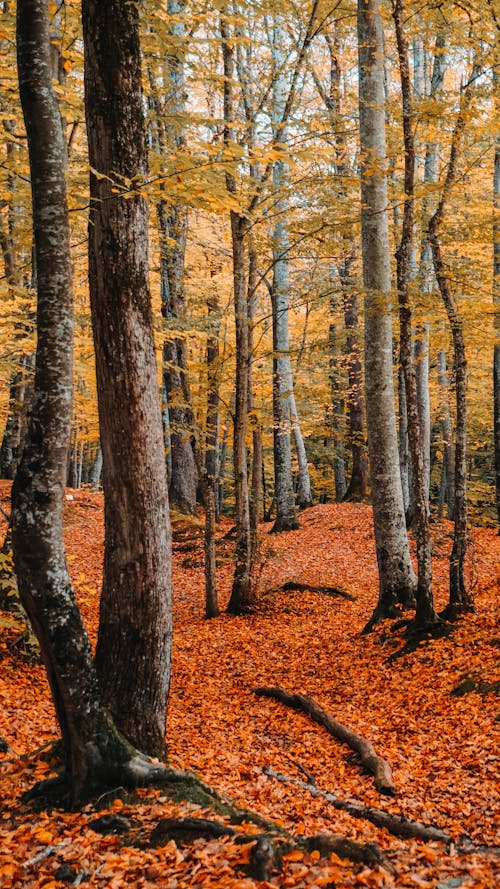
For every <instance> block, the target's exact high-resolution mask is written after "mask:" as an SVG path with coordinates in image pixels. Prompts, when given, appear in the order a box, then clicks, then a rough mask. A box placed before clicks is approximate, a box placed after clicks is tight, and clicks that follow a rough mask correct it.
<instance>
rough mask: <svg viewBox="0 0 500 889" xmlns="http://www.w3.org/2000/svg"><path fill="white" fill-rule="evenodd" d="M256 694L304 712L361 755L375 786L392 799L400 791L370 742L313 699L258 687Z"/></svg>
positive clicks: (390, 770)
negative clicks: (338, 720) (334, 717)
mask: <svg viewBox="0 0 500 889" xmlns="http://www.w3.org/2000/svg"><path fill="white" fill-rule="evenodd" d="M254 692H255V694H256V695H259V696H260V697H263V698H272V699H274V700H276V701H280V702H281V703H282V704H286V706H287V707H293V709H294V710H302V711H303V712H304V713H307V715H308V716H309V717H310V718H311V719H312V720H313V722H317V723H319V725H322V726H324V727H325V728H326V730H327V731H328V732H329V734H330V735H332V736H333V737H334V738H337V740H338V741H342V742H343V743H344V744H347V745H348V746H349V747H350V748H351V750H354V751H355V753H357V754H358V755H359V758H360V760H361V763H362V765H363V766H364V767H365V769H367V771H369V772H370V773H371V774H372V775H373V777H374V779H375V787H376V788H377V790H378V791H379V792H380V793H385V794H387V795H388V796H395V794H396V788H395V786H394V779H393V777H392V769H391V767H390V765H389V763H388V762H387V760H385V759H382V757H381V756H379V755H378V753H376V752H375V748H374V747H373V744H371V743H370V741H367V740H366V739H365V738H362V737H361V736H360V735H357V734H356V733H355V732H353V731H352V730H351V729H349V728H347V726H345V725H342V723H340V722H337V720H336V719H333V717H332V716H329V715H328V713H326V712H325V710H322V709H321V707H319V706H318V704H316V702H315V701H313V699H312V698H309V697H308V696H307V695H300V694H296V695H294V694H289V693H288V692H286V691H284V690H283V689H282V688H254Z"/></svg>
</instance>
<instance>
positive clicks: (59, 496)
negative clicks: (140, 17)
mask: <svg viewBox="0 0 500 889" xmlns="http://www.w3.org/2000/svg"><path fill="white" fill-rule="evenodd" d="M17 47H18V71H19V89H20V95H21V103H22V107H23V114H24V118H25V123H26V131H27V136H28V147H29V157H30V170H31V188H32V204H33V227H34V240H35V251H36V264H37V269H38V280H37V333H38V341H37V351H36V365H35V383H34V400H33V410H32V414H31V418H30V423H29V428H28V434H27V441H26V446H25V449H24V452H23V456H22V460H21V463H20V466H19V469H18V472H17V474H16V479H15V482H14V486H13V491H12V541H13V550H14V558H15V564H16V572H17V577H18V583H19V592H20V596H21V600H22V603H23V605H24V607H25V609H26V611H27V613H28V616H29V619H30V621H31V624H32V626H33V629H34V631H35V633H36V636H37V638H38V641H39V643H40V651H41V654H42V658H43V661H44V664H45V668H46V671H47V676H48V680H49V684H50V689H51V692H52V698H53V701H54V706H55V710H56V715H57V719H58V722H59V725H60V728H61V732H62V740H63V745H64V752H65V759H66V772H67V774H66V778H67V782H68V784H69V787H70V790H71V792H72V795H73V796H78V795H79V794H81V793H83V792H84V791H87V790H91V789H94V788H95V787H96V786H101V785H104V786H109V785H110V784H111V785H112V786H113V785H116V784H117V783H140V782H141V780H144V779H145V778H146V776H147V775H149V776H150V777H152V776H153V775H154V776H155V777H156V776H157V774H158V771H159V770H158V768H157V767H156V766H154V765H152V764H151V763H150V762H149V761H148V760H147V759H146V757H144V756H142V755H140V754H138V753H137V751H136V750H134V748H133V747H132V746H131V745H130V744H129V743H128V741H126V740H125V738H123V737H122V736H121V735H120V734H119V732H118V731H117V730H116V728H115V727H114V725H113V722H112V720H111V718H110V716H109V714H108V713H107V712H106V710H105V709H104V707H103V704H102V701H101V698H100V691H99V683H98V679H97V673H96V670H95V665H94V661H93V659H92V653H91V648H90V643H89V640H88V637H87V635H86V633H85V630H84V628H83V624H82V620H81V616H80V612H79V611H78V607H77V605H76V601H75V597H74V593H73V588H72V585H71V579H70V576H69V573H68V568H67V563H66V556H65V552H64V545H63V539H62V501H63V492H64V483H65V479H66V461H67V455H68V449H69V439H70V430H71V407H72V390H73V360H72V359H73V300H72V287H71V261H70V250H69V225H68V211H67V199H66V182H65V168H66V146H65V143H64V137H63V132H62V126H61V115H60V112H59V107H58V104H57V99H56V96H55V92H54V89H53V84H52V72H51V64H50V33H49V24H48V6H47V2H46V0H18V4H17Z"/></svg>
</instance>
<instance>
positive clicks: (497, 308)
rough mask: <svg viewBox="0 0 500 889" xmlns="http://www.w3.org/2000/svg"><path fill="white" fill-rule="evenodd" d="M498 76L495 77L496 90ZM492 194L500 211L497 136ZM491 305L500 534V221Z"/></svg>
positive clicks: (499, 141)
mask: <svg viewBox="0 0 500 889" xmlns="http://www.w3.org/2000/svg"><path fill="white" fill-rule="evenodd" d="M499 83H500V78H495V86H496V88H497V90H498V88H499V87H498V84H499ZM493 194H494V202H495V210H496V211H497V212H499V211H500V139H499V138H498V137H497V143H496V146H495V161H494V172H493ZM493 253H494V256H493V306H494V312H495V316H494V317H495V320H494V333H495V345H494V357H493V399H494V408H493V414H494V416H493V434H494V441H495V444H494V449H495V492H496V508H497V522H498V533H499V534H500V222H499V221H496V222H495V223H494V225H493Z"/></svg>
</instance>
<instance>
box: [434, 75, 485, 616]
mask: <svg viewBox="0 0 500 889" xmlns="http://www.w3.org/2000/svg"><path fill="white" fill-rule="evenodd" d="M477 74H478V67H477V65H476V64H474V65H473V68H472V71H471V74H470V77H469V79H468V80H467V81H466V82H465V84H464V85H463V86H462V87H461V90H460V107H459V111H458V114H457V118H456V121H455V125H454V127H453V133H452V138H451V146H450V154H449V159H448V164H447V167H446V173H445V177H444V182H443V188H442V191H441V196H440V199H439V202H438V205H437V207H436V210H435V212H434V213H433V215H432V216H431V218H430V220H429V225H428V229H429V241H430V244H431V248H432V258H433V263H434V271H435V274H436V280H437V284H438V287H439V292H440V294H441V297H442V300H443V303H444V307H445V310H446V315H447V317H448V323H449V325H450V329H451V335H452V339H453V355H454V359H455V398H456V437H455V509H454V521H455V527H454V535H453V547H452V551H451V555H450V601H449V605H448V608H447V609H446V614H447V616H449V617H454V616H455V615H456V614H457V613H460V612H463V611H470V610H473V600H472V596H471V594H470V592H469V591H468V590H467V586H466V583H465V574H464V569H465V556H466V552H467V358H466V352H465V338H464V331H463V321H462V318H461V315H460V312H459V308H458V305H457V301H456V298H455V294H454V292H453V290H452V287H451V284H450V276H449V273H448V270H447V267H446V264H445V259H444V256H443V250H442V244H441V241H442V229H443V225H444V221H445V217H446V209H447V206H448V202H449V199H450V196H451V192H452V190H453V187H454V185H455V183H456V180H457V177H458V174H459V160H460V149H461V144H462V136H463V133H464V130H465V126H466V122H467V117H468V112H469V108H470V104H471V101H472V87H473V84H474V82H475V80H476V77H477Z"/></svg>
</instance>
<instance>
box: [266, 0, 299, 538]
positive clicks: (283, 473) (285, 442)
mask: <svg viewBox="0 0 500 889" xmlns="http://www.w3.org/2000/svg"><path fill="white" fill-rule="evenodd" d="M283 42H284V32H283V21H282V17H281V16H280V15H277V16H276V17H275V21H274V27H273V43H272V47H271V53H272V59H273V87H272V125H273V134H274V136H275V138H277V136H278V132H279V137H280V144H286V141H287V130H286V127H283V126H282V119H283V112H284V110H285V106H286V95H287V88H286V79H285V71H284V64H285V51H284V46H283ZM286 180H287V174H286V163H285V161H284V160H283V159H282V158H279V159H278V160H276V161H275V163H274V167H273V186H274V191H275V195H276V197H275V200H274V213H275V223H274V226H273V229H272V233H271V238H272V253H273V280H272V292H271V307H272V316H273V319H272V320H273V441H274V496H275V499H276V520H275V522H274V525H273V531H275V532H278V531H291V530H295V529H296V528H298V527H299V525H298V521H297V517H296V514H295V495H294V491H293V482H292V450H291V436H290V433H291V422H292V417H291V408H290V399H291V395H292V393H293V378H292V368H291V363H290V336H289V331H288V307H289V300H290V270H289V259H288V252H289V249H290V239H289V234H288V201H287V198H286V196H285V189H286Z"/></svg>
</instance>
